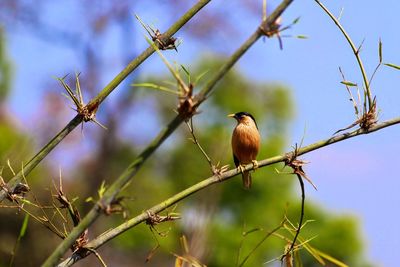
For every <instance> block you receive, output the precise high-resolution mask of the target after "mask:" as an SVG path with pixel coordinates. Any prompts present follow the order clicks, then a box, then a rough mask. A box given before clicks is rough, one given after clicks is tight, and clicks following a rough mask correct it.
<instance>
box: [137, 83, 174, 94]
mask: <svg viewBox="0 0 400 267" xmlns="http://www.w3.org/2000/svg"><path fill="white" fill-rule="evenodd" d="M131 86H135V87H145V88H151V89H157V90H160V91H164V92H168V93H173V94H176V95H179V92H178V91H175V90H172V89H169V88H168V87H165V86H162V85H157V84H154V83H133V84H131Z"/></svg>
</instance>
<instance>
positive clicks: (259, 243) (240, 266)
mask: <svg viewBox="0 0 400 267" xmlns="http://www.w3.org/2000/svg"><path fill="white" fill-rule="evenodd" d="M285 221H286V220H283V221H282V222H281V223H280V224H279V225H278V226H277V227H275V228H274V229H272V230H271V231H269V232H268V233H267V234H266V235H265V236H264V237H263V238H262V239H261V240H260V241H259V242H258V243H257V245H256V246H255V247H254V248H253V249H252V250H251V251H250V252H249V254H247V256H246V257H244V259H243V260H242V262H241V263H240V264H239V265H238V267H242V266H243V265H244V264H245V263H246V261H247V260H248V259H249V258H250V256H251V255H252V254H253V253H254V252H255V251H256V250H257V249H258V248H259V247H260V246H261V245H262V243H264V241H265V240H267V238H268V237H270V236H271V235H273V234H274V233H275V232H276V231H278V230H279V229H281V228H282V226H283V224H284V223H285Z"/></svg>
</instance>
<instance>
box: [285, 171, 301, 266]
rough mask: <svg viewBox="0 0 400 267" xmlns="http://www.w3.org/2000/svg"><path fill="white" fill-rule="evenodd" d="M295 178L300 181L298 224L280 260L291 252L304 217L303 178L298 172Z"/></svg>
mask: <svg viewBox="0 0 400 267" xmlns="http://www.w3.org/2000/svg"><path fill="white" fill-rule="evenodd" d="M296 176H297V179H298V180H299V183H300V188H301V211H300V219H299V226H298V227H297V229H296V234H295V236H294V238H293V241H292V244H291V245H290V248H289V249H288V250H287V252H286V254H285V255H284V256H282V258H281V260H283V259H284V258H285V257H287V256H288V255H289V254H290V253H292V251H293V249H294V246H295V245H296V240H297V237H298V236H299V234H300V230H301V228H302V225H303V219H304V202H305V198H306V197H305V193H304V182H303V178H302V177H301V175H300V174H298V173H296Z"/></svg>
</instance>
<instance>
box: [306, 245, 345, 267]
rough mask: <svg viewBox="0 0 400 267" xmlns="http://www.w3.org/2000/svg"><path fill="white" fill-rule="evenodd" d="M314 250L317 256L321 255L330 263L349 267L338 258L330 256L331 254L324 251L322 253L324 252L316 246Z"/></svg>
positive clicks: (340, 266)
mask: <svg viewBox="0 0 400 267" xmlns="http://www.w3.org/2000/svg"><path fill="white" fill-rule="evenodd" d="M314 251H315V252H316V253H318V254H319V256H321V257H322V258H324V259H326V260H328V261H330V262H332V263H333V264H335V265H336V266H339V267H349V266H348V265H347V264H345V263H343V262H341V261H340V260H338V259H336V258H334V257H332V256H331V255H329V254H326V253H324V252H322V251H320V250H318V249H316V248H314Z"/></svg>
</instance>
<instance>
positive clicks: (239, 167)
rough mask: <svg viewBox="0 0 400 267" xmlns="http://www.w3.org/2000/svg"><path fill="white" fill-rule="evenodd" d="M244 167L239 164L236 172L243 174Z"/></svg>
mask: <svg viewBox="0 0 400 267" xmlns="http://www.w3.org/2000/svg"><path fill="white" fill-rule="evenodd" d="M244 166H245V165H242V164H240V165H239V166H237V170H238V171H239V172H241V173H243V172H244Z"/></svg>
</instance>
